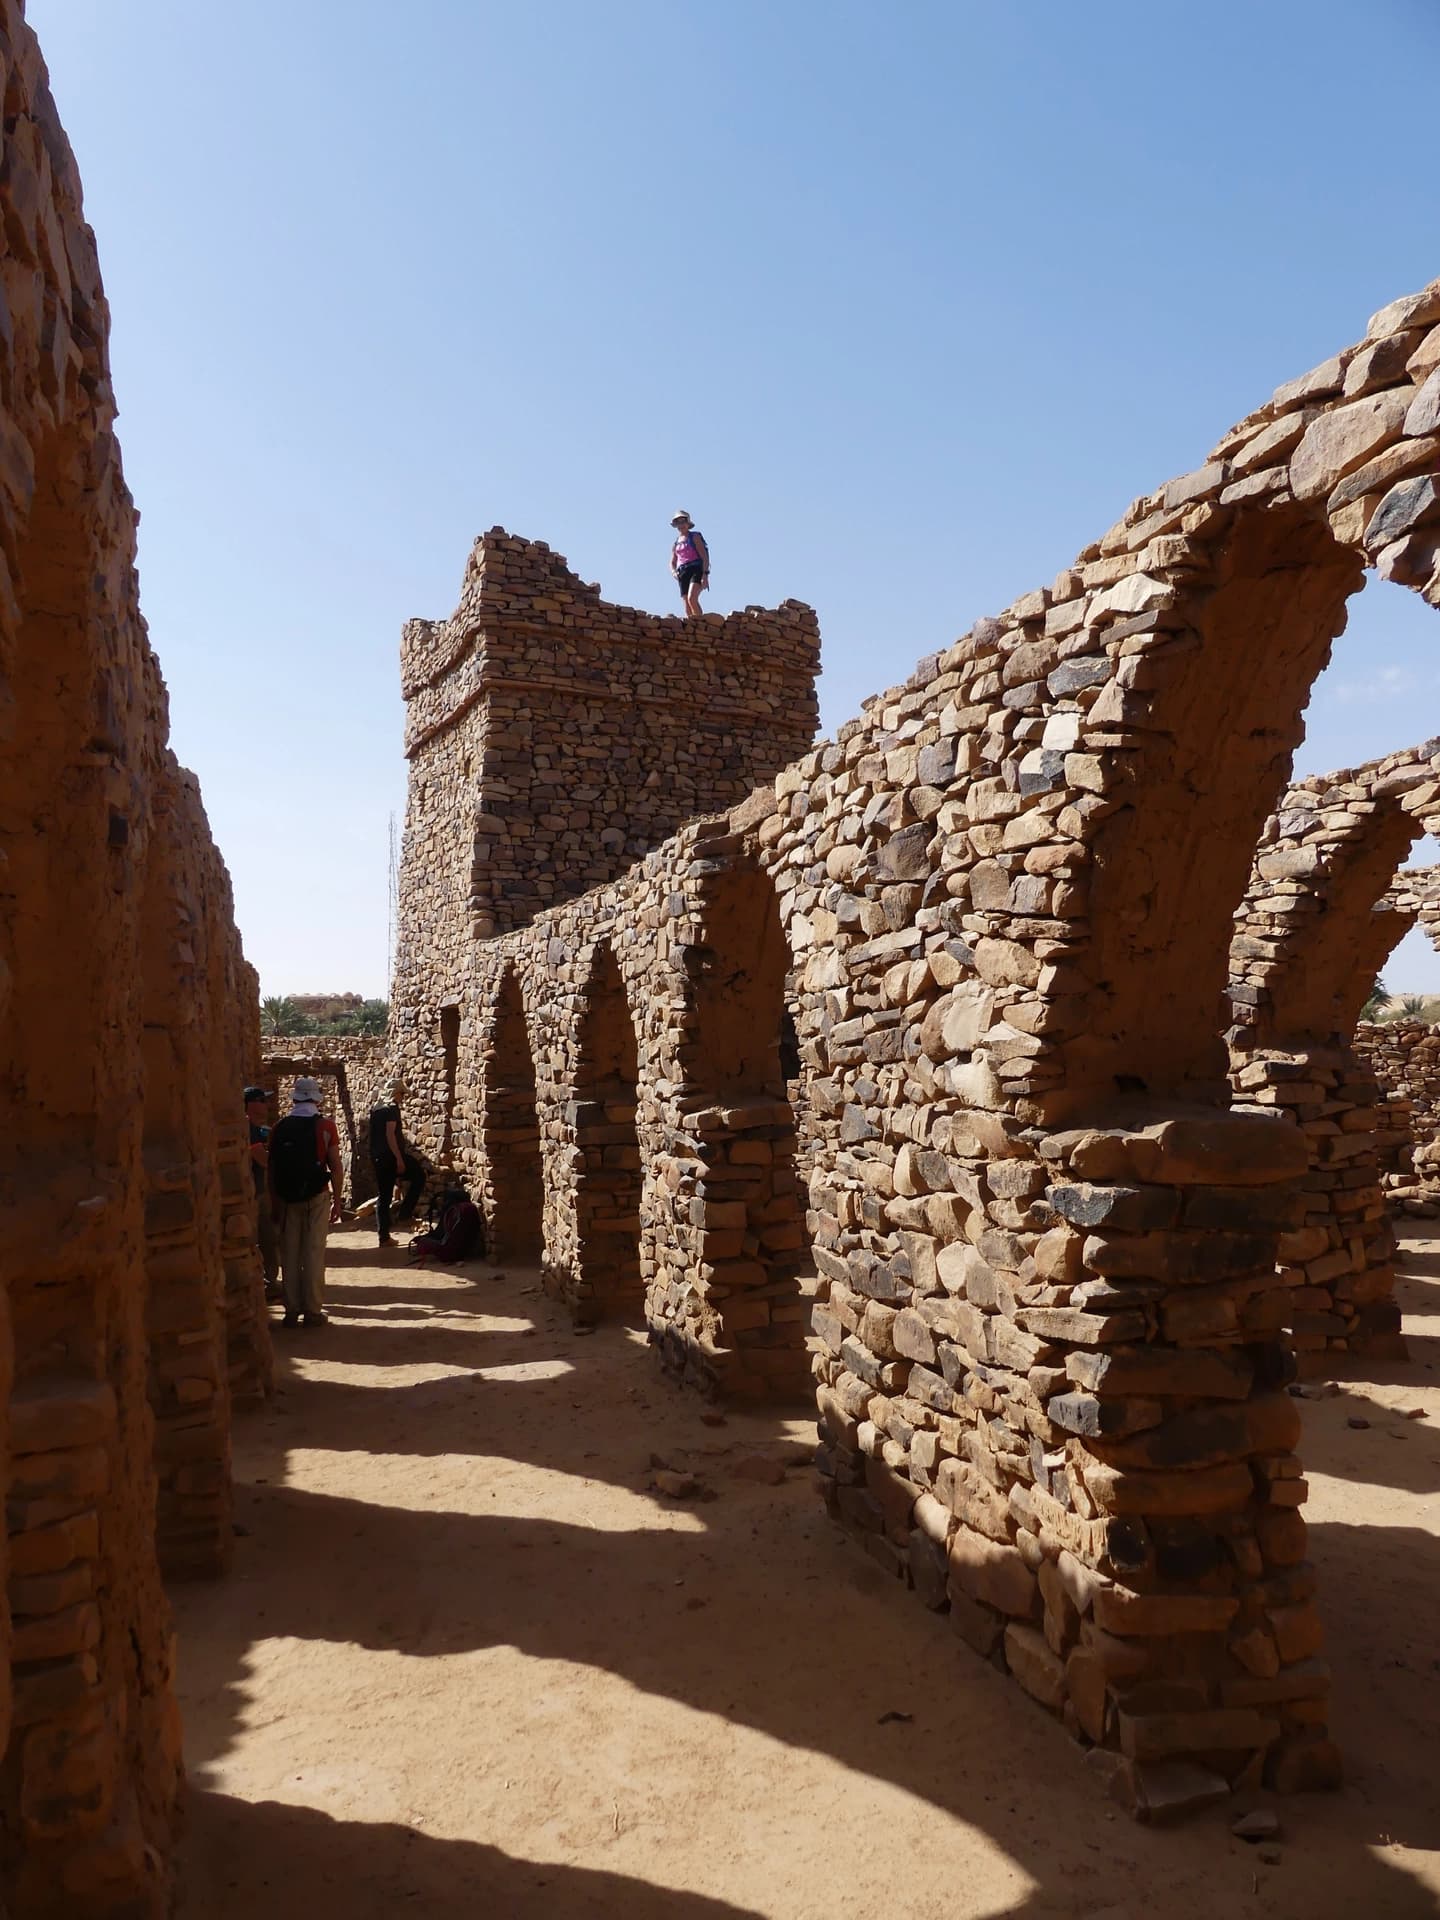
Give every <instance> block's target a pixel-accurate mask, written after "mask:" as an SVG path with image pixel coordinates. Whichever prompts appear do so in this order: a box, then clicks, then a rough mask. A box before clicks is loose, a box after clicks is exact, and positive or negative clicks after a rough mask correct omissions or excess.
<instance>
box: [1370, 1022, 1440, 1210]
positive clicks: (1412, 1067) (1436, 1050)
mask: <svg viewBox="0 0 1440 1920" xmlns="http://www.w3.org/2000/svg"><path fill="white" fill-rule="evenodd" d="M1355 1049H1356V1052H1357V1053H1358V1054H1359V1055H1360V1058H1361V1059H1362V1060H1364V1061H1365V1063H1366V1065H1367V1066H1368V1068H1369V1070H1370V1071H1371V1072H1372V1073H1373V1074H1374V1075H1375V1078H1376V1080H1377V1081H1378V1082H1379V1084H1380V1086H1381V1087H1382V1088H1383V1089H1384V1090H1385V1093H1386V1095H1387V1099H1388V1101H1389V1102H1390V1103H1391V1104H1394V1105H1395V1106H1397V1107H1399V1108H1401V1109H1402V1110H1403V1113H1404V1117H1405V1120H1406V1122H1407V1125H1406V1126H1405V1130H1404V1144H1405V1146H1406V1147H1407V1148H1408V1149H1409V1151H1408V1155H1407V1156H1406V1158H1405V1159H1404V1160H1403V1161H1401V1162H1400V1163H1399V1164H1398V1165H1397V1166H1396V1167H1395V1169H1394V1171H1395V1172H1396V1173H1401V1172H1404V1171H1408V1170H1409V1169H1412V1168H1413V1170H1414V1172H1415V1173H1417V1174H1419V1175H1420V1176H1421V1178H1422V1180H1423V1181H1424V1183H1425V1184H1427V1185H1433V1184H1435V1183H1436V1182H1440V1028H1436V1027H1433V1026H1431V1025H1430V1024H1429V1022H1428V1021H1424V1020H1386V1021H1383V1022H1376V1023H1375V1024H1373V1025H1372V1024H1371V1023H1370V1022H1368V1021H1365V1022H1362V1023H1361V1025H1360V1026H1359V1027H1358V1028H1357V1029H1356V1033H1355ZM1395 1130H1396V1131H1397V1132H1399V1130H1400V1129H1399V1127H1398V1126H1397V1127H1396V1129H1395Z"/></svg>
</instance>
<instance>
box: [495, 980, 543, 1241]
mask: <svg viewBox="0 0 1440 1920" xmlns="http://www.w3.org/2000/svg"><path fill="white" fill-rule="evenodd" d="M487 1054H488V1057H487V1061H486V1074H485V1095H484V1101H485V1106H484V1111H485V1159H486V1166H487V1174H488V1180H487V1186H488V1199H489V1208H488V1212H489V1220H488V1222H487V1224H488V1227H489V1234H490V1245H491V1248H492V1249H493V1251H494V1254H495V1257H496V1258H497V1259H502V1260H514V1261H517V1262H520V1263H522V1264H526V1265H529V1264H533V1263H534V1262H536V1261H538V1260H539V1259H540V1257H541V1253H542V1250H543V1247H544V1240H545V1229H544V1211H545V1180H544V1172H543V1166H542V1162H541V1158H540V1126H539V1121H538V1119H537V1117H536V1111H535V1062H534V1058H533V1056H532V1054H531V1052H530V1035H529V1032H528V1029H527V1027H526V1024H525V1006H524V1002H523V1000H522V999H521V995H520V981H519V977H518V975H517V974H516V973H515V972H514V971H513V970H507V972H506V974H505V977H504V979H503V980H502V981H501V983H500V992H499V995H498V997H497V999H496V1002H495V1011H494V1016H493V1021H492V1027H491V1036H490V1046H489V1048H488V1050H487Z"/></svg>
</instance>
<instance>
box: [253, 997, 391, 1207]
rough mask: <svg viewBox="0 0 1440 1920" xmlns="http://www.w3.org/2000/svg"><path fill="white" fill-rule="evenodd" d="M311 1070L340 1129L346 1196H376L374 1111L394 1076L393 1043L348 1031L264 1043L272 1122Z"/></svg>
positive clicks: (355, 1201)
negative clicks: (372, 1143) (301, 1077)
mask: <svg viewBox="0 0 1440 1920" xmlns="http://www.w3.org/2000/svg"><path fill="white" fill-rule="evenodd" d="M301 1074H309V1075H310V1077H311V1078H312V1079H315V1080H318V1081H319V1082H320V1085H321V1088H322V1090H323V1096H324V1097H323V1098H322V1100H321V1111H322V1112H324V1113H328V1114H329V1115H331V1117H332V1118H333V1119H334V1120H336V1122H337V1123H338V1125H339V1128H340V1158H341V1161H342V1162H343V1164H344V1168H345V1197H346V1200H347V1201H348V1203H349V1205H350V1206H352V1207H358V1206H359V1205H360V1204H361V1202H362V1201H364V1200H369V1199H372V1198H373V1197H374V1193H375V1170H374V1168H373V1166H372V1165H371V1162H370V1112H371V1109H372V1108H373V1107H377V1106H380V1105H381V1104H383V1102H384V1100H385V1099H386V1097H387V1090H388V1087H389V1084H390V1080H391V1078H392V1074H391V1070H390V1066H389V1043H388V1042H387V1041H386V1039H385V1038H384V1037H383V1036H371V1035H364V1034H346V1033H337V1034H332V1033H314V1034H304V1033H297V1034H293V1035H289V1036H285V1037H281V1036H274V1037H272V1038H269V1039H267V1040H266V1041H265V1042H264V1043H263V1051H262V1054H261V1060H260V1068H259V1079H258V1081H257V1082H256V1084H257V1085H259V1086H263V1087H264V1088H265V1089H266V1091H267V1092H268V1093H269V1094H270V1095H271V1102H270V1122H271V1125H272V1126H273V1125H274V1123H275V1121H276V1120H278V1119H279V1118H281V1117H282V1116H283V1115H284V1114H286V1113H288V1112H289V1111H290V1099H291V1093H292V1090H293V1088H294V1084H295V1081H296V1079H297V1078H298V1076H299V1075H301Z"/></svg>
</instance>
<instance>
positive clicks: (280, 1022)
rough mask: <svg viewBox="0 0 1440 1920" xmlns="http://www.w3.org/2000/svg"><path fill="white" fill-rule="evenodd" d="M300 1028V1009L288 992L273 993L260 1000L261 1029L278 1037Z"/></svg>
mask: <svg viewBox="0 0 1440 1920" xmlns="http://www.w3.org/2000/svg"><path fill="white" fill-rule="evenodd" d="M299 1028H300V1009H299V1008H298V1007H297V1006H296V1004H295V1002H294V1001H293V1000H292V999H291V998H290V997H289V995H288V994H283V993H272V994H271V995H269V997H268V998H266V999H264V1000H262V1001H261V1002H260V1031H261V1032H262V1033H269V1034H274V1035H276V1036H277V1037H278V1036H281V1035H284V1034H287V1033H296V1032H298V1031H299Z"/></svg>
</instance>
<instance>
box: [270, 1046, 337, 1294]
mask: <svg viewBox="0 0 1440 1920" xmlns="http://www.w3.org/2000/svg"><path fill="white" fill-rule="evenodd" d="M320 1098H321V1094H320V1082H319V1081H318V1080H312V1079H311V1078H310V1076H309V1075H308V1074H302V1075H301V1076H300V1078H299V1079H298V1080H297V1081H296V1082H295V1088H294V1091H293V1093H292V1095H291V1099H290V1111H289V1113H287V1114H286V1116H285V1118H284V1119H283V1120H282V1121H281V1122H280V1123H279V1125H278V1126H276V1127H273V1128H272V1129H271V1132H270V1141H269V1146H270V1154H269V1162H268V1165H267V1168H266V1172H267V1175H268V1178H269V1187H270V1204H271V1206H272V1208H273V1209H274V1215H275V1225H276V1227H277V1229H278V1231H279V1237H280V1277H281V1281H282V1284H283V1286H284V1292H285V1318H284V1320H283V1321H282V1322H281V1324H282V1325H283V1326H287V1327H298V1326H299V1325H300V1323H301V1321H302V1319H303V1321H304V1323H305V1325H306V1326H307V1327H323V1326H324V1324H325V1304H324V1303H325V1236H326V1234H327V1233H328V1232H329V1230H330V1228H331V1227H332V1226H334V1225H335V1223H336V1222H337V1221H338V1220H339V1219H340V1216H341V1214H342V1212H343V1210H344V1179H345V1175H344V1169H343V1167H342V1166H341V1161H340V1132H339V1129H338V1128H337V1127H336V1125H335V1122H334V1121H333V1120H331V1119H329V1118H328V1117H327V1116H326V1115H325V1114H323V1113H321V1111H320ZM327 1187H328V1188H329V1189H330V1191H329V1192H328V1193H327V1192H326V1188H327Z"/></svg>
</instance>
